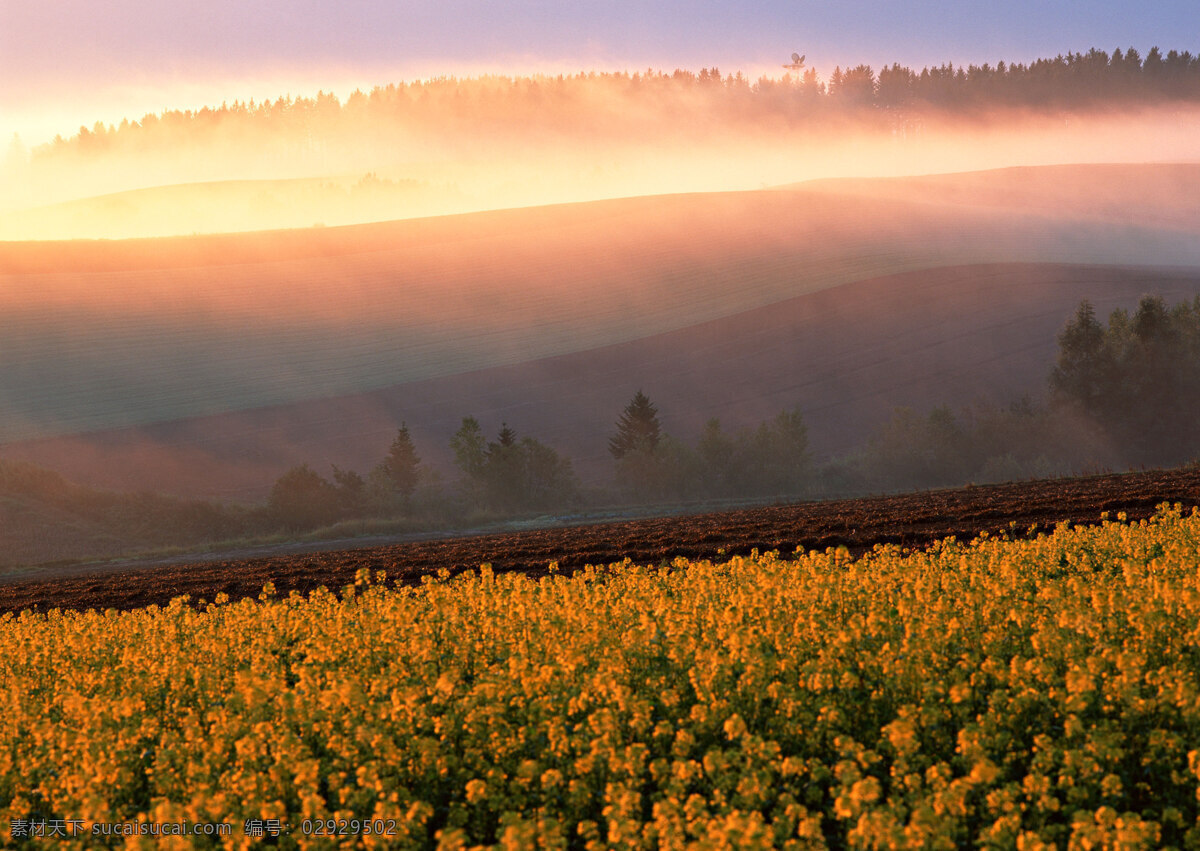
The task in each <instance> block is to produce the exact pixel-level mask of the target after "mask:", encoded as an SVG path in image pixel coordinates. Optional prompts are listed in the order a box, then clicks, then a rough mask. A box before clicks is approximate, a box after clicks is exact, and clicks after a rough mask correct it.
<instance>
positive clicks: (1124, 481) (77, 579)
mask: <svg viewBox="0 0 1200 851" xmlns="http://www.w3.org/2000/svg"><path fill="white" fill-rule="evenodd" d="M1161 502H1180V503H1183V504H1184V505H1185V506H1195V505H1200V471H1197V470H1181V471H1169V472H1162V471H1152V472H1141V473H1130V474H1125V475H1107V476H1097V477H1089V478H1079V479H1055V480H1047V481H1037V482H1023V483H1015V484H1004V485H990V486H985V487H972V488H964V489H958V490H942V491H927V492H921V493H912V494H902V495H896V496H886V497H876V498H869V499H853V500H837V501H829V502H809V503H798V504H794V505H778V506H771V507H766V508H754V509H743V510H738V511H726V512H720V513H711V514H696V515H689V516H676V517H666V518H654V519H640V520H629V521H624V522H614V523H605V524H597V525H589V526H578V527H571V528H554V529H543V530H536V531H526V532H512V533H504V534H488V535H477V536H469V537H463V536H460V537H456V538H446V539H442V540H426V541H418V542H407V543H401V544H390V545H386V546H373V547H368V548H359V549H347V550H342V551H336V552H313V553H307V554H300V555H296V554H289V555H267V556H261V557H256V558H247V559H240V560H224V561H208V562H202V563H195V564H182V565H180V564H172V565H159V566H155V565H146V566H141V567H138V568H136V569H119V570H113V569H111V568H106V567H97V568H96V570H95V571H94V572H88V573H80V574H78V575H74V576H69V577H64V578H61V579H58V580H54V581H47V580H39V581H36V582H15V583H10V584H7V585H2V586H0V612H13V611H21V610H23V609H27V608H33V609H37V610H48V609H51V608H56V607H57V608H64V609H88V608H97V609H105V608H110V607H111V608H116V609H132V608H138V607H141V606H147V605H150V604H153V603H158V604H165V603H167V602H169V601H170V600H171V599H172V598H173V597H177V596H180V595H183V594H189V595H191V597H192V599H193V600H199V599H207V600H212V599H213V598H214V597H215V596H216V595H217V594H218V593H221V592H224V593H225V594H228V595H229V596H230V597H231V598H234V599H237V598H241V597H247V596H257V595H258V594H259V592H260V591H261V590H262V587H263V585H265V584H266V583H267V582H273V583H274V585H275V588H276V590H277V592H278V593H280V594H287V593H288V592H290V591H292V590H296V591H300V592H307V591H310V590H313V589H315V588H317V587H319V586H322V585H324V586H326V587H328V588H331V589H338V588H340V587H342V586H344V585H347V584H349V583H351V582H353V581H354V578H355V574H356V572H357V571H359V570H361V569H363V568H367V569H370V570H372V571H375V570H386V571H387V573H388V576H389V578H391V579H399V580H402V581H405V582H417V581H419V580H420V577H422V576H425V575H429V574H432V573H435V572H436V571H438V570H440V569H442V568H446V569H449V570H450V571H452V572H456V571H461V570H467V569H473V568H476V567H478V566H479V565H480V564H481V563H483V562H490V563H491V564H492V566H493V569H494V570H495V571H496V572H502V571H519V572H522V573H527V574H530V575H541V574H544V573H545V572H546V570H547V567H548V565H549V563H550V562H557V563H558V565H559V568H560V569H561V570H563V571H569V570H572V569H576V568H579V567H582V566H583V565H585V564H609V563H612V562H620V561H621V560H623V559H626V558H628V559H631V560H632V561H634V562H638V563H650V564H656V563H660V562H663V561H669V560H671V559H673V558H675V557H676V556H685V557H687V558H692V559H703V558H713V557H716V556H718V555H720V554H721V552H722V551H723V552H724V553H726V554H729V555H733V554H739V553H748V552H749V551H750V550H752V549H755V548H757V549H759V550H761V551H766V550H779V551H780V552H781V553H785V554H786V553H790V552H793V551H795V550H796V549H797V548H803V549H817V550H822V549H824V548H826V547H836V546H845V547H847V548H849V549H850V550H851V552H854V553H861V552H863V551H865V550H869V549H870V548H872V547H873V546H874V545H875V544H880V543H889V544H897V545H900V546H903V547H920V546H924V545H926V544H929V543H931V542H933V541H935V540H938V539H940V538H944V537H947V536H949V535H955V536H957V537H959V538H960V539H966V538H970V537H974V536H975V535H977V534H978V533H979V532H981V531H987V532H1000V531H1008V530H1011V531H1013V532H1014V533H1015V534H1025V533H1028V532H1029V531H1030V529H1031V528H1036V529H1037V530H1046V529H1051V528H1053V527H1054V525H1055V524H1057V523H1059V522H1062V521H1069V522H1071V523H1096V522H1099V521H1100V519H1101V514H1102V513H1103V512H1109V513H1110V514H1111V515H1112V517H1113V518H1114V519H1115V517H1116V514H1117V513H1118V512H1126V513H1127V514H1128V516H1129V518H1130V519H1131V520H1133V519H1139V518H1144V517H1148V516H1150V515H1152V514H1153V513H1154V510H1155V506H1156V505H1157V504H1159V503H1161Z"/></svg>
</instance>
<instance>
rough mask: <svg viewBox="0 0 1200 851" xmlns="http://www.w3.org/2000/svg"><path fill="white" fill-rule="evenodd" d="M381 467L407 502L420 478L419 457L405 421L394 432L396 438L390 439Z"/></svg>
mask: <svg viewBox="0 0 1200 851" xmlns="http://www.w3.org/2000/svg"><path fill="white" fill-rule="evenodd" d="M383 467H384V469H385V470H386V471H387V477H388V481H389V482H390V484H391V486H392V487H393V488H394V489H395V491H396V493H398V494H400V496H401V497H402V498H403V499H404V502H405V504H407V503H408V502H409V501H410V500H411V499H412V496H413V493H414V492H415V491H416V489H417V482H418V481H419V480H420V478H421V470H420V467H421V457H420V456H419V455H417V450H416V447H414V446H413V442H412V436H411V435H410V434H409V433H408V424H407V423H401V425H400V428H399V430H398V431H397V432H396V439H395V440H393V441H392V446H391V448H390V449H389V450H388V454H387V457H386V458H384V459H383Z"/></svg>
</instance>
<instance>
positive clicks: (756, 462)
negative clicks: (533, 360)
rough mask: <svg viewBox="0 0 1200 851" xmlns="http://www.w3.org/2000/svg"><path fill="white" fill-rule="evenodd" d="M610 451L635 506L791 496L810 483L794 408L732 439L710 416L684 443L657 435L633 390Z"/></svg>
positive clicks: (650, 410)
mask: <svg viewBox="0 0 1200 851" xmlns="http://www.w3.org/2000/svg"><path fill="white" fill-rule="evenodd" d="M608 448H609V452H610V453H611V454H612V456H613V459H614V460H615V461H616V465H617V483H618V486H619V487H620V488H621V489H622V490H623V491H624V492H625V494H626V495H627V496H628V497H630V498H632V499H633V500H635V501H638V502H645V501H653V500H661V499H667V498H670V499H729V498H761V497H785V496H792V497H794V496H799V495H802V494H805V493H808V492H810V491H811V490H812V488H813V484H814V482H813V469H814V468H813V460H812V454H811V452H810V451H809V446H808V428H807V427H806V426H805V425H804V418H803V416H802V415H801V414H800V411H799V410H792V411H784V412H782V413H780V414H779V415H778V416H777V417H775V419H774V420H771V421H770V422H764V423H761V424H760V425H759V426H758V428H757V429H742V430H740V431H738V432H736V433H733V434H731V433H728V432H725V431H724V430H723V429H722V428H721V422H720V420H717V419H710V420H709V421H708V422H707V423H706V424H705V426H704V430H703V431H702V432H701V434H700V436H699V438H697V440H696V442H695V444H694V445H692V446H689V445H687V444H686V443H683V442H682V441H679V440H676V439H674V438H672V437H671V436H670V435H666V434H664V433H663V432H662V427H661V425H660V423H659V421H658V409H657V407H656V406H655V405H654V404H653V403H652V402H651V401H650V400H649V398H648V397H647V396H646V395H645V394H644V393H643V392H642V391H641V390H639V391H638V392H637V393H636V394H635V395H634V397H633V399H632V400H631V401H630V402H629V404H628V405H627V406H626V407H625V410H624V412H623V413H622V414H621V417H620V419H619V420H618V421H617V423H616V431H615V433H614V434H613V436H612V437H611V438H610V439H609V443H608Z"/></svg>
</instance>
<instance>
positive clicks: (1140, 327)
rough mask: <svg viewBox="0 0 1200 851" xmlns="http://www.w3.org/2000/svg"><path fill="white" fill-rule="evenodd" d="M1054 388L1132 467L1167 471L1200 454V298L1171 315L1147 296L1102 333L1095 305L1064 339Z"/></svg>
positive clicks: (1085, 308)
mask: <svg viewBox="0 0 1200 851" xmlns="http://www.w3.org/2000/svg"><path fill="white" fill-rule="evenodd" d="M1058 344H1059V353H1058V363H1057V365H1056V366H1055V368H1054V371H1053V372H1052V373H1051V376H1050V387H1051V389H1052V391H1053V393H1054V395H1055V398H1056V399H1057V400H1058V402H1059V403H1060V404H1062V405H1066V406H1070V407H1074V408H1075V409H1077V410H1079V411H1081V412H1083V413H1084V414H1085V415H1086V416H1088V417H1089V418H1091V419H1092V420H1094V421H1095V422H1096V423H1098V424H1099V425H1100V426H1101V427H1103V428H1104V429H1105V430H1106V431H1107V432H1108V433H1109V434H1110V435H1111V436H1112V437H1113V439H1114V441H1115V442H1117V443H1118V444H1120V446H1121V448H1122V451H1123V452H1124V454H1125V458H1126V460H1127V461H1128V463H1130V464H1155V465H1165V464H1173V463H1180V462H1182V461H1187V460H1190V459H1192V458H1194V457H1196V455H1197V453H1200V434H1198V433H1197V432H1196V430H1195V428H1194V424H1195V422H1196V421H1197V418H1200V297H1198V298H1197V299H1196V300H1194V301H1192V302H1186V301H1185V302H1182V303H1180V304H1178V305H1176V306H1175V307H1173V308H1169V307H1168V306H1167V305H1166V302H1165V301H1164V300H1163V299H1162V298H1161V297H1158V296H1145V297H1144V298H1142V300H1141V301H1140V302H1139V304H1138V307H1137V310H1136V311H1135V312H1134V314H1133V316H1132V317H1131V316H1130V315H1129V314H1128V313H1127V312H1125V311H1124V310H1115V311H1113V312H1112V314H1111V315H1110V316H1109V319H1108V325H1107V327H1105V326H1102V325H1101V324H1100V323H1099V321H1097V319H1096V317H1095V312H1094V310H1093V308H1092V306H1091V305H1090V304H1089V303H1088V302H1086V301H1085V302H1083V303H1082V304H1081V305H1080V306H1079V309H1078V310H1077V311H1076V314H1075V316H1074V318H1072V320H1071V321H1070V322H1069V323H1068V324H1067V326H1066V328H1064V329H1063V332H1062V333H1061V334H1060V335H1059V339H1058Z"/></svg>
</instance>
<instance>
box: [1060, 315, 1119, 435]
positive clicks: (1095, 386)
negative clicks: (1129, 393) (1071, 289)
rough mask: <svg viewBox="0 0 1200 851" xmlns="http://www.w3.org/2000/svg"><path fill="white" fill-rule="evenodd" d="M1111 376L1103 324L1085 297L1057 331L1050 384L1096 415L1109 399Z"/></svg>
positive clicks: (1111, 366) (1109, 355) (1111, 365)
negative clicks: (1064, 324) (1064, 326)
mask: <svg viewBox="0 0 1200 851" xmlns="http://www.w3.org/2000/svg"><path fill="white" fill-rule="evenodd" d="M1114 377H1115V376H1114V364H1113V360H1112V352H1111V350H1110V349H1109V347H1108V345H1107V344H1106V341H1105V333H1104V326H1102V325H1101V324H1100V323H1099V322H1098V321H1097V320H1096V310H1095V308H1093V307H1092V303H1091V302H1090V301H1087V300H1086V299H1085V300H1084V301H1082V302H1080V304H1079V307H1078V308H1077V309H1076V311H1075V317H1074V318H1073V319H1072V320H1071V321H1070V322H1068V323H1067V327H1066V328H1064V329H1063V331H1062V333H1061V334H1059V335H1058V363H1057V365H1056V366H1055V367H1054V371H1053V372H1052V373H1051V374H1050V387H1051V389H1053V390H1054V392H1055V393H1057V394H1058V395H1060V396H1062V397H1067V398H1070V399H1073V400H1075V401H1076V402H1077V403H1078V404H1079V405H1080V407H1082V408H1083V410H1084V411H1085V412H1087V413H1088V414H1091V415H1093V416H1099V415H1101V406H1102V405H1105V404H1106V403H1108V402H1111V396H1110V394H1111V391H1112V382H1113V379H1114Z"/></svg>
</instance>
